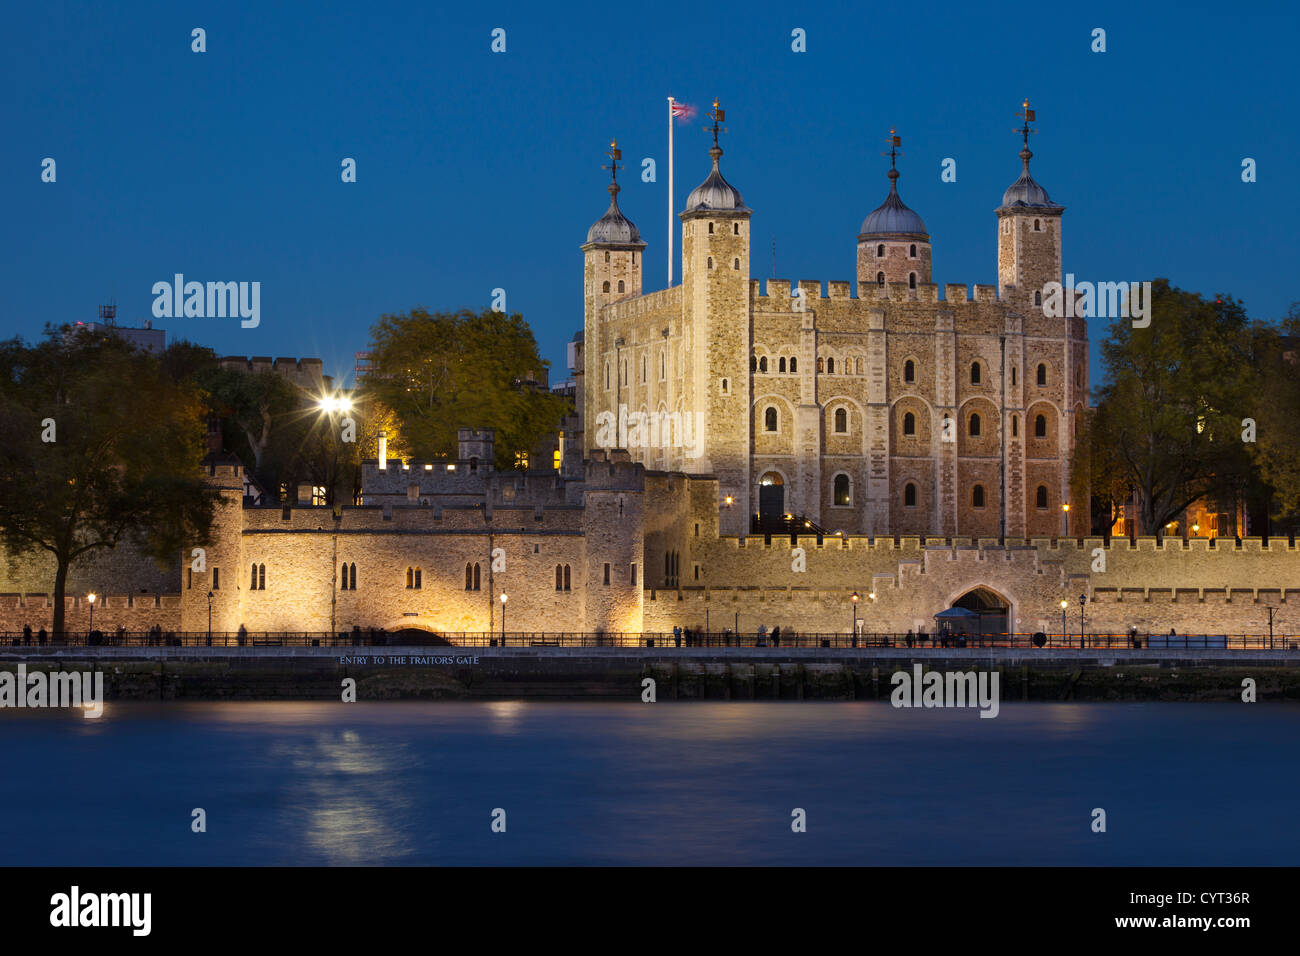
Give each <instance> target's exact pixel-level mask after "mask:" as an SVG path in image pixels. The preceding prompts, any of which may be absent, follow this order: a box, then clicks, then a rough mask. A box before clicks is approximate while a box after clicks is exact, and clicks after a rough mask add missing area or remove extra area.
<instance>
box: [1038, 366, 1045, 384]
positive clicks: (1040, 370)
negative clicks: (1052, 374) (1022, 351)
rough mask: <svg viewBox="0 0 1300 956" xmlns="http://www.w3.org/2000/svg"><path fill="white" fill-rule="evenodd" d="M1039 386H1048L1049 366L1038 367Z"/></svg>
mask: <svg viewBox="0 0 1300 956" xmlns="http://www.w3.org/2000/svg"><path fill="white" fill-rule="evenodd" d="M1038 384H1039V385H1046V384H1047V366H1046V365H1039V366H1038Z"/></svg>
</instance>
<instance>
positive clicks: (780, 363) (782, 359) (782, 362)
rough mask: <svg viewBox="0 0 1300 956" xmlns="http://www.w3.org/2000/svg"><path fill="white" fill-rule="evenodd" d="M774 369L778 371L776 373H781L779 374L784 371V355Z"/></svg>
mask: <svg viewBox="0 0 1300 956" xmlns="http://www.w3.org/2000/svg"><path fill="white" fill-rule="evenodd" d="M776 367H777V370H778V371H781V372H784V371H785V356H784V355H782V356H781V358H780V359H779V360H778V361H777V366H776Z"/></svg>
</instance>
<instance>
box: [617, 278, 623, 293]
mask: <svg viewBox="0 0 1300 956" xmlns="http://www.w3.org/2000/svg"><path fill="white" fill-rule="evenodd" d="M618 291H619V292H622V291H623V280H622V279H619V280H618Z"/></svg>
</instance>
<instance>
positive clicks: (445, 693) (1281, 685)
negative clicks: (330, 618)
mask: <svg viewBox="0 0 1300 956" xmlns="http://www.w3.org/2000/svg"><path fill="white" fill-rule="evenodd" d="M342 650H346V651H347V653H341V651H342ZM371 650H372V649H370V648H346V649H339V648H314V647H295V648H286V647H242V648H239V647H232V648H207V647H204V648H197V647H181V648H176V647H173V648H157V647H126V648H85V647H77V648H50V647H45V648H5V649H4V652H3V654H0V670H10V671H13V670H14V669H15V668H16V667H17V665H18V664H19V663H24V664H25V665H26V668H27V671H28V672H29V673H31V672H33V671H57V670H64V671H68V670H79V671H85V670H94V671H102V672H103V673H104V677H105V680H104V687H105V694H106V696H107V698H108V699H109V700H240V699H243V700H339V699H341V696H342V688H343V682H344V681H345V680H348V679H351V680H354V681H356V697H357V700H386V699H425V700H438V699H446V700H466V699H518V698H530V699H531V698H553V699H584V698H603V699H618V698H622V699H628V700H639V699H641V697H642V694H643V692H644V689H645V686H646V685H645V684H644V681H645V680H646V678H650V679H651V680H653V681H654V682H655V683H654V690H655V696H656V699H657V700H660V701H665V700H680V701H689V700H871V699H888V697H889V694H890V691H891V689H892V685H891V683H890V677H891V675H892V674H893V673H894V672H896V671H900V670H901V671H909V672H910V671H911V670H912V667H913V665H914V664H920V665H921V666H922V668H923V669H925V670H939V671H972V670H974V671H984V670H992V671H997V672H998V674H999V675H1000V676H999V683H1000V687H1001V698H1002V700H1003V701H1015V700H1037V701H1059V700H1087V701H1107V700H1115V701H1134V700H1144V701H1160V700H1169V701H1239V700H1241V695H1242V689H1243V682H1244V681H1245V680H1247V679H1250V680H1253V681H1254V682H1255V692H1256V696H1257V699H1258V700H1261V701H1263V700H1300V653H1295V652H1291V651H1272V652H1249V651H1246V652H1235V651H1234V652H1224V651H1216V650H1189V651H1178V652H1171V651H1152V650H1127V649H1126V650H1111V651H1088V650H1084V651H1080V650H1032V651H1026V650H1020V649H1006V648H1000V649H968V650H962V649H926V650H918V649H900V648H859V649H825V648H790V649H786V648H689V649H688V648H672V649H635V648H634V649H627V648H553V647H548V648H454V647H452V648H434V649H430V648H425V647H408V648H402V647H391V648H382V649H381V650H382V653H379V654H375V653H370V651H371ZM354 651H364V652H365V653H354Z"/></svg>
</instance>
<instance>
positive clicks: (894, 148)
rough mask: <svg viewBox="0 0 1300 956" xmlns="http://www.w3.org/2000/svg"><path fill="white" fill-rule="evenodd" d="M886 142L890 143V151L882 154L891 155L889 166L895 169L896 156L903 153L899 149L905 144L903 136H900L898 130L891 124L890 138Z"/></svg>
mask: <svg viewBox="0 0 1300 956" xmlns="http://www.w3.org/2000/svg"><path fill="white" fill-rule="evenodd" d="M885 142H887V143H888V144H889V152H887V153H881V154H880V155H881V156H888V157H889V168H890V169H893V168H894V163H895V160H896V157H898V156H902V155H903V154H902V153H901V152H900V151H899V149H898V147H900V146H902V145H903V137H901V136H899V135H898V130H896V129H894V127H892V126H891V127H889V138H888V139H887V140H885Z"/></svg>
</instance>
